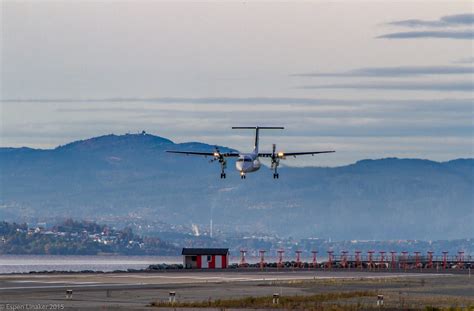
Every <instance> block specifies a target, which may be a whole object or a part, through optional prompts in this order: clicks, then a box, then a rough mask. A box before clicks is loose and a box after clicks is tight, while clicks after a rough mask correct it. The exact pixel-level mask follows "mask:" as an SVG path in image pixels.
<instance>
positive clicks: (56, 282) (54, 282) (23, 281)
mask: <svg viewBox="0 0 474 311" xmlns="http://www.w3.org/2000/svg"><path fill="white" fill-rule="evenodd" d="M10 282H12V283H44V284H78V285H80V284H102V283H101V282H77V281H70V282H69V281H40V280H16V281H10Z"/></svg>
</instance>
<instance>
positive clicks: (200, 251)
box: [181, 248, 229, 255]
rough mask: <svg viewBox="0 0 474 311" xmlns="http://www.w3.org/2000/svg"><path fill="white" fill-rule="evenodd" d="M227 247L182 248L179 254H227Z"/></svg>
mask: <svg viewBox="0 0 474 311" xmlns="http://www.w3.org/2000/svg"><path fill="white" fill-rule="evenodd" d="M228 253H229V249H228V248H183V251H182V252H181V255H227V254H228Z"/></svg>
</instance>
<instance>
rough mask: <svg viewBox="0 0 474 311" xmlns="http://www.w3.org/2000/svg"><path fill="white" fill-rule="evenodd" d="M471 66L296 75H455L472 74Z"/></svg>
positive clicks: (473, 71)
mask: <svg viewBox="0 0 474 311" xmlns="http://www.w3.org/2000/svg"><path fill="white" fill-rule="evenodd" d="M473 73H474V68H473V67H464V66H400V67H370V68H359V69H354V70H350V71H346V72H335V73H318V72H314V73H313V72H310V73H300V74H294V75H292V76H298V77H380V76H383V77H400V76H421V75H455V74H473Z"/></svg>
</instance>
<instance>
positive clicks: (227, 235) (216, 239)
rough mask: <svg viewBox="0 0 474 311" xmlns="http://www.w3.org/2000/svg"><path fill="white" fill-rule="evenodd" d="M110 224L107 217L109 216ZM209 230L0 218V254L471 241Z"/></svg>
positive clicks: (364, 247) (420, 246) (251, 251)
mask: <svg viewBox="0 0 474 311" xmlns="http://www.w3.org/2000/svg"><path fill="white" fill-rule="evenodd" d="M109 222H110V219H109ZM224 229H229V228H222V227H219V228H212V226H211V225H198V224H191V225H190V226H188V227H187V226H184V225H170V224H167V223H164V222H156V221H152V222H150V221H147V220H143V219H140V218H129V219H127V220H125V219H120V220H119V219H116V224H115V225H114V224H111V223H106V224H104V223H103V224H99V223H97V222H95V221H85V220H81V221H79V220H73V219H66V220H63V221H59V222H57V223H54V224H49V223H45V222H36V223H22V224H18V223H14V222H5V221H3V222H0V254H31V255H33V254H34V255H38V254H45V255H107V254H109V255H110V254H116V255H154V256H165V255H171V256H173V255H179V254H180V252H181V249H182V248H183V247H225V248H229V249H230V252H231V254H232V255H233V256H239V253H240V251H241V250H245V251H246V253H247V254H248V256H249V257H252V256H254V257H257V256H258V254H259V251H260V250H265V251H266V252H267V255H268V256H270V257H275V256H276V254H277V252H278V251H281V250H283V251H284V252H285V253H286V254H287V256H293V254H294V253H295V252H296V251H301V252H302V255H303V257H309V256H311V252H312V251H315V250H316V251H318V252H319V254H320V256H322V257H324V256H325V255H326V252H327V251H333V252H334V253H336V254H338V253H340V252H343V251H349V252H354V251H356V250H357V251H362V252H367V251H370V250H376V251H396V252H402V251H407V252H414V251H419V252H422V253H426V252H428V251H433V252H434V253H435V254H438V255H440V254H441V253H442V252H449V253H450V254H453V255H455V254H456V253H458V252H459V251H463V252H464V254H466V256H471V255H472V254H474V239H470V238H466V239H458V240H450V241H448V240H444V241H420V240H391V241H368V240H350V241H331V240H330V239H324V238H317V237H309V238H302V239H296V238H291V237H290V238H289V237H279V236H277V235H274V234H270V233H268V234H261V233H260V234H257V233H252V232H247V233H243V232H236V231H230V230H224Z"/></svg>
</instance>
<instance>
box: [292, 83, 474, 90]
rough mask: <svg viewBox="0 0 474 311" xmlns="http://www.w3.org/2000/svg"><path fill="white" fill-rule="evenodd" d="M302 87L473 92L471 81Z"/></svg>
mask: <svg viewBox="0 0 474 311" xmlns="http://www.w3.org/2000/svg"><path fill="white" fill-rule="evenodd" d="M300 88H302V89H361V90H367V89H372V90H402V91H438V92H472V91H473V90H474V84H473V82H471V81H466V82H464V81H461V82H414V81H413V82H370V83H337V84H325V85H306V86H302V87H300Z"/></svg>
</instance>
